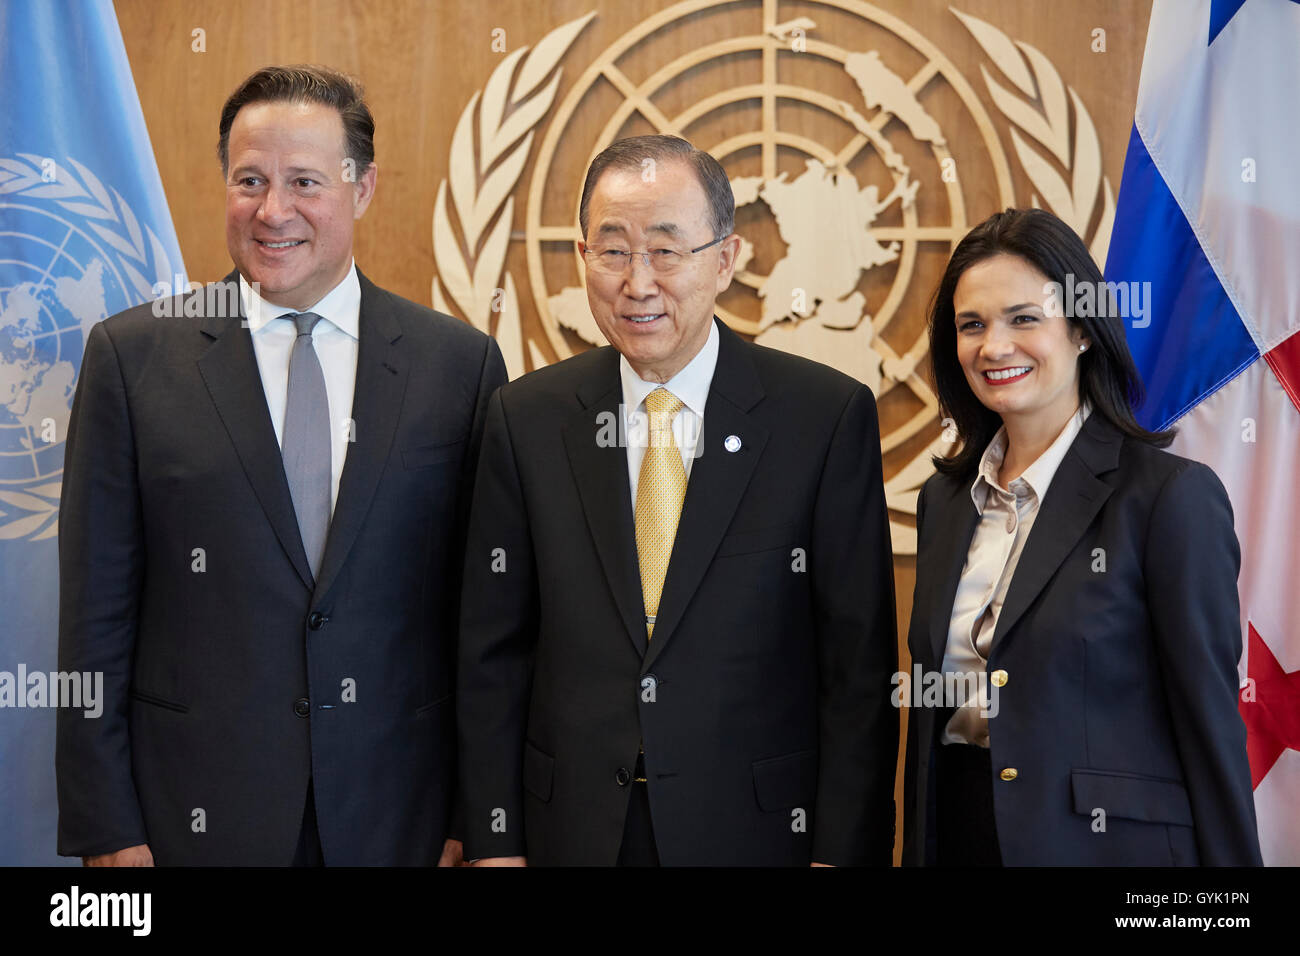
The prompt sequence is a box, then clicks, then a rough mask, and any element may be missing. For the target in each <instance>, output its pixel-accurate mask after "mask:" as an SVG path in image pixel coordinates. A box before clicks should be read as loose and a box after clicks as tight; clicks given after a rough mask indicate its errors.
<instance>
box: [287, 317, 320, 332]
mask: <svg viewBox="0 0 1300 956" xmlns="http://www.w3.org/2000/svg"><path fill="white" fill-rule="evenodd" d="M319 321H320V316H319V315H317V314H316V313H315V312H299V313H298V314H297V315H295V316H293V324H294V325H296V326H298V337H299V338H302V337H303V336H304V335H311V330H312V329H314V328H315V327H316V323H317V322H319Z"/></svg>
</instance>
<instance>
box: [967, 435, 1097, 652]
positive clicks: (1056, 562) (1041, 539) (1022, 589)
mask: <svg viewBox="0 0 1300 956" xmlns="http://www.w3.org/2000/svg"><path fill="white" fill-rule="evenodd" d="M1122 441H1123V436H1122V435H1121V434H1120V433H1119V431H1118V430H1117V429H1115V427H1114V426H1113V425H1111V424H1110V423H1109V422H1108V421H1107V420H1106V419H1105V418H1103V417H1102V415H1101V414H1100V413H1099V412H1097V411H1095V410H1094V411H1093V412H1092V414H1090V415H1089V416H1088V420H1087V421H1086V422H1084V425H1083V429H1082V431H1080V432H1079V436H1078V437H1077V438H1076V439H1075V440H1074V443H1073V444H1072V445H1071V447H1070V449H1069V451H1067V452H1066V453H1065V457H1064V458H1063V459H1061V464H1060V466H1059V467H1058V468H1057V470H1056V474H1055V475H1054V476H1053V478H1052V483H1051V485H1050V486H1049V488H1048V489H1047V495H1046V496H1045V497H1044V499H1043V501H1042V504H1041V505H1040V506H1039V511H1038V516H1037V517H1036V518H1035V519H1034V526H1033V528H1032V529H1031V530H1030V532H1029V540H1028V541H1026V542H1025V547H1024V550H1023V551H1022V552H1021V554H1020V560H1019V562H1018V563H1017V564H1016V573H1015V575H1014V576H1013V577H1012V579H1011V586H1010V588H1008V590H1007V599H1006V601H1005V603H1004V604H1003V605H1002V611H1001V613H1000V614H999V615H998V625H997V628H996V630H995V631H994V632H993V648H994V650H996V649H997V648H998V646H999V643H1000V642H1001V641H1002V639H1003V637H1004V636H1005V635H1007V634H1008V633H1009V632H1010V631H1011V629H1012V628H1013V627H1015V624H1016V622H1017V621H1018V620H1019V619H1020V616H1021V615H1022V614H1024V613H1025V611H1026V610H1027V609H1028V608H1029V605H1031V604H1032V603H1033V602H1034V599H1035V598H1037V597H1038V594H1039V592H1041V591H1042V590H1043V588H1044V587H1045V586H1046V585H1047V582H1048V581H1050V580H1051V578H1052V575H1054V574H1055V573H1056V570H1057V568H1059V567H1060V566H1061V562H1062V561H1064V560H1065V556H1066V555H1067V554H1069V553H1070V552H1071V551H1072V550H1074V546H1075V545H1076V544H1078V542H1079V539H1080V538H1082V537H1083V533H1084V532H1085V531H1087V530H1088V526H1089V525H1090V524H1092V519H1093V518H1094V517H1096V515H1097V512H1098V511H1100V510H1101V506H1102V505H1103V504H1105V503H1106V499H1107V498H1109V497H1110V493H1111V491H1112V490H1113V489H1112V488H1111V486H1110V485H1108V484H1107V483H1106V482H1104V481H1102V480H1101V479H1100V478H1099V477H1097V476H1098V475H1100V474H1103V473H1105V472H1107V471H1110V470H1112V469H1114V468H1115V466H1116V465H1117V464H1118V463H1119V449H1120V444H1121V442H1122Z"/></svg>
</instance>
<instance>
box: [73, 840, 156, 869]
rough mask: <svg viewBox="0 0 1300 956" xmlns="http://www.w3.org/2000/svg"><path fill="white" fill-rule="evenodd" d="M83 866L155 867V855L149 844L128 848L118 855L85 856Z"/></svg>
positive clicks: (82, 859)
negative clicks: (150, 850)
mask: <svg viewBox="0 0 1300 956" xmlns="http://www.w3.org/2000/svg"><path fill="white" fill-rule="evenodd" d="M81 865H82V866H153V854H152V853H151V852H149V844H147V843H141V844H140V845H138V846H128V847H126V848H125V849H122V850H118V851H117V852H116V853H101V854H100V855H99V856H83V857H82V858H81Z"/></svg>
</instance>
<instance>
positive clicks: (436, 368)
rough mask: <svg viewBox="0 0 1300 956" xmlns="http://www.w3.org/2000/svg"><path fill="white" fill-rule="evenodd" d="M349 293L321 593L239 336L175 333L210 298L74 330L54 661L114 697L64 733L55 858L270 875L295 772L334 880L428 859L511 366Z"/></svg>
mask: <svg viewBox="0 0 1300 956" xmlns="http://www.w3.org/2000/svg"><path fill="white" fill-rule="evenodd" d="M358 278H359V280H360V284H361V309H360V324H359V342H358V355H357V371H356V389H355V397H354V401H353V407H352V418H353V420H354V421H355V432H354V435H355V441H354V442H353V444H352V445H351V446H350V447H349V448H348V453H347V459H346V462H345V465H344V468H343V473H342V476H341V479H340V483H339V492H338V500H337V503H336V505H335V510H334V517H333V521H332V523H331V526H330V531H329V539H328V542H327V544H326V549H325V555H324V559H323V563H322V565H321V569H320V576H319V579H318V580H313V578H312V574H311V570H310V568H309V566H308V563H307V558H306V554H305V552H304V550H303V546H302V540H301V537H300V535H299V533H298V525H297V520H296V518H295V515H294V510H293V501H292V499H291V497H290V494H289V486H288V482H287V481H286V479H285V474H284V467H283V462H282V459H281V455H280V448H279V446H278V444H277V443H276V438H275V432H274V429H273V427H272V424H271V417H270V415H269V413H268V412H267V406H266V398H265V393H264V391H263V388H262V382H261V379H260V377H259V375H258V370H257V363H256V360H255V357H254V353H253V345H252V340H251V338H250V334H249V331H248V329H247V328H245V327H242V324H241V321H240V318H239V316H237V315H236V316H231V317H222V315H219V314H203V315H198V316H194V315H190V316H186V315H185V311H186V305H187V304H188V306H189V308H190V311H191V312H194V311H199V312H204V313H211V312H214V311H224V312H227V313H228V312H229V308H226V309H224V310H218V309H216V308H209V306H219V305H221V304H222V302H223V301H224V300H223V299H222V297H220V296H207V295H206V293H194V295H198V296H203V297H204V298H203V301H202V302H201V303H196V302H193V301H191V300H190V298H191V297H189V296H187V297H185V299H177V300H175V301H173V302H172V303H171V306H172V309H171V315H172V316H175V317H169V318H158V317H155V315H154V314H153V313H152V307H151V306H150V305H143V306H139V307H137V308H135V309H131V310H129V311H127V312H124V313H122V314H120V315H116V316H113V317H111V318H109V319H107V320H106V321H104V322H102V323H100V324H99V325H96V326H95V327H94V328H93V329H92V330H91V333H90V335H89V337H88V340H87V343H86V352H85V358H84V360H83V363H82V370H81V379H80V381H79V383H78V386H77V395H76V399H75V402H74V404H73V409H72V421H71V426H70V431H69V434H68V442H67V465H66V468H67V474H66V477H65V481H64V486H63V502H62V514H61V516H60V519H59V524H60V533H59V570H60V585H61V593H60V614H59V666H60V667H62V668H65V669H70V670H77V671H103V673H104V695H105V698H106V703H105V709H104V714H103V716H102V717H101V718H99V719H97V720H96V719H88V718H85V717H83V716H82V713H81V711H69V710H63V711H60V713H59V715H58V717H59V720H58V748H57V759H56V769H57V774H58V792H59V852H60V853H63V854H66V855H76V856H84V855H94V854H100V853H108V852H112V851H114V850H118V849H121V848H123V847H126V846H132V845H135V844H140V843H147V844H149V846H150V848H151V850H152V851H153V855H154V859H155V861H156V862H157V863H159V864H216V865H288V864H289V863H290V862H291V861H292V859H293V857H294V850H295V848H296V845H297V841H298V834H299V830H300V827H301V824H302V819H303V806H304V799H305V796H306V792H307V781H308V779H309V778H310V779H311V780H312V781H313V788H314V792H315V801H316V816H317V821H318V826H319V830H320V840H321V846H322V848H323V850H324V855H325V862H326V863H327V864H330V865H370V864H382V865H400V864H430V865H431V864H434V863H436V862H437V860H438V856H439V853H440V851H441V848H442V844H443V840H444V838H445V837H446V835H447V829H448V821H449V817H450V813H451V809H452V803H453V795H454V792H455V786H456V785H455V762H456V748H455V703H454V693H453V692H454V689H455V634H456V619H457V609H458V604H459V583H460V569H461V564H462V555H463V540H464V538H463V534H464V524H465V520H466V515H467V512H468V502H469V494H470V491H471V489H472V487H473V464H474V462H475V461H476V458H477V446H478V441H479V437H480V435H481V432H482V421H483V414H484V411H485V409H486V406H487V399H488V397H489V395H490V394H491V393H492V392H493V391H494V390H495V389H496V388H497V386H499V385H500V384H501V383H502V382H504V381H505V369H504V365H503V363H502V360H501V354H500V352H499V351H498V350H497V347H496V345H495V344H494V343H493V342H492V341H491V340H490V339H489V338H488V337H487V336H486V335H484V334H482V333H481V332H478V331H476V330H474V329H472V328H470V327H469V326H467V325H465V324H464V323H462V322H460V321H457V320H456V319H453V318H451V317H449V316H445V315H439V314H437V313H435V312H432V311H430V310H429V309H426V308H423V307H422V306H419V305H416V304H415V303H413V302H409V301H407V300H405V299H402V298H399V297H398V296H395V295H393V294H391V293H389V292H386V291H384V290H383V289H380V288H378V287H376V286H375V285H374V284H373V283H371V282H370V281H369V280H367V279H366V278H365V276H362V275H360V274H358ZM225 281H226V282H227V283H234V282H235V281H236V274H235V273H232V274H231V275H230V276H229V277H227V279H226V280H225ZM209 288H212V287H209ZM236 301H237V300H236ZM196 306H198V308H196ZM335 417H336V418H337V417H339V416H337V415H336V416H335ZM200 548H201V549H203V555H202V557H203V564H202V565H198V567H202V570H201V571H200V570H196V563H195V562H196V557H195V549H200Z"/></svg>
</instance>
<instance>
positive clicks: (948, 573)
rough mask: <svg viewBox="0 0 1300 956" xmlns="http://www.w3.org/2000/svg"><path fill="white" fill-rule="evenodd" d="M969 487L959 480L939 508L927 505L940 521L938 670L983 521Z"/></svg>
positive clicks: (934, 631)
mask: <svg viewBox="0 0 1300 956" xmlns="http://www.w3.org/2000/svg"><path fill="white" fill-rule="evenodd" d="M971 480H973V479H971ZM940 487H943V486H940ZM970 488H971V482H970V481H959V482H957V483H955V484H954V485H952V486H951V487H950V494H949V497H948V499H947V500H946V501H942V502H941V503H940V509H936V508H935V503H931V502H926V508H927V513H933V512H935V511H938V514H937V515H936V517H938V518H939V520H940V522H941V524H940V530H939V534H938V536H937V537H936V538H934V539H933V540H934V541H935V542H936V543H938V545H939V549H938V550H937V560H936V561H935V565H936V566H935V567H934V569H933V572H934V574H935V575H936V578H935V579H936V580H937V581H938V582H939V587H940V590H939V592H938V595H937V597H936V599H935V602H934V612H933V613H931V614H930V661H929V662H928V663H929V666H930V667H931V668H933V669H935V670H938V669H939V667H941V666H942V664H943V656H944V650H945V648H946V647H947V644H948V631H949V630H950V629H951V624H952V606H953V602H954V601H956V599H957V585H958V584H959V583H960V582H961V572H962V569H963V568H965V567H966V556H967V554H968V552H969V551H970V543H971V539H972V538H973V537H974V536H975V529H976V527H978V525H979V520H980V515H979V512H978V511H976V510H975V502H973V501H972V500H971V496H970Z"/></svg>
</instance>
